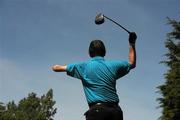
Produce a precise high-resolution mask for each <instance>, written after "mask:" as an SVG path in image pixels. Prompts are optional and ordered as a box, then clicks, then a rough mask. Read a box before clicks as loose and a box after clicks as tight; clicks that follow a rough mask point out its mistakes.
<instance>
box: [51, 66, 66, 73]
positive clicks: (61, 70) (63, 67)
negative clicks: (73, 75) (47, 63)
mask: <svg viewBox="0 0 180 120" xmlns="http://www.w3.org/2000/svg"><path fill="white" fill-rule="evenodd" d="M66 68H67V66H65V65H53V66H52V70H53V71H55V72H65V71H66Z"/></svg>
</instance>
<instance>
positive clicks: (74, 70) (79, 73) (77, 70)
mask: <svg viewBox="0 0 180 120" xmlns="http://www.w3.org/2000/svg"><path fill="white" fill-rule="evenodd" d="M84 65H85V63H75V64H69V65H67V68H66V72H67V75H69V76H71V77H75V78H78V79H82V78H83V74H84V69H85V67H84Z"/></svg>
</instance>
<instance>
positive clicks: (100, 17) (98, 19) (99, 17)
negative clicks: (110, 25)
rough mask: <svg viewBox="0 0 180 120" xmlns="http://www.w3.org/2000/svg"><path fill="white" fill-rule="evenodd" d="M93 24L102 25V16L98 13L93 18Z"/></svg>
mask: <svg viewBox="0 0 180 120" xmlns="http://www.w3.org/2000/svg"><path fill="white" fill-rule="evenodd" d="M95 23H96V24H97V25H100V24H103V23H104V15H103V14H101V13H99V14H98V15H97V16H96V18H95Z"/></svg>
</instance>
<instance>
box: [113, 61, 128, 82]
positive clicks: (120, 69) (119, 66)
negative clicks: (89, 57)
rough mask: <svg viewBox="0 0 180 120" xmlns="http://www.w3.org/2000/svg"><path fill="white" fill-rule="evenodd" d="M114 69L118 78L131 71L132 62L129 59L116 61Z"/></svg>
mask: <svg viewBox="0 0 180 120" xmlns="http://www.w3.org/2000/svg"><path fill="white" fill-rule="evenodd" d="M113 70H114V73H115V76H116V79H118V78H120V77H123V76H124V75H126V74H128V73H129V71H130V70H131V64H129V63H128V62H127V61H114V62H113Z"/></svg>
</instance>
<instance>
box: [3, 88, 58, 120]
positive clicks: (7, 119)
mask: <svg viewBox="0 0 180 120" xmlns="http://www.w3.org/2000/svg"><path fill="white" fill-rule="evenodd" d="M54 104H55V101H53V90H52V89H50V90H49V91H48V92H47V93H46V95H43V96H41V97H40V98H39V97H37V95H36V94H35V93H30V94H29V95H28V97H27V98H23V99H22V100H20V101H19V103H18V105H16V104H15V103H14V101H12V102H9V103H8V104H7V105H6V106H3V104H2V103H1V104H0V120H53V116H54V114H55V113H56V108H53V106H54Z"/></svg>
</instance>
